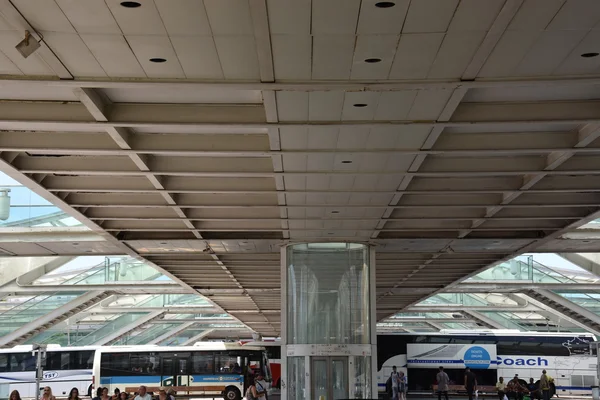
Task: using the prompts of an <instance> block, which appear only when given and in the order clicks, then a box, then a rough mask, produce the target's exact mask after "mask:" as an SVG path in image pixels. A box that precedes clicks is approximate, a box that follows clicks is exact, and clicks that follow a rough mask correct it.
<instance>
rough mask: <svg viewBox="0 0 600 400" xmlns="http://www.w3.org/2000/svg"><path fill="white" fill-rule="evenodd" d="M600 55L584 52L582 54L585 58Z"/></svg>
mask: <svg viewBox="0 0 600 400" xmlns="http://www.w3.org/2000/svg"><path fill="white" fill-rule="evenodd" d="M598 55H600V53H583V54H582V55H581V57H583V58H592V57H598Z"/></svg>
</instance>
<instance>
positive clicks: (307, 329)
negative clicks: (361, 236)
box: [286, 243, 370, 344]
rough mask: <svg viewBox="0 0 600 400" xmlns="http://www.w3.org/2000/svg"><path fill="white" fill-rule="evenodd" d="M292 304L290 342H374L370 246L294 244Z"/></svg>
mask: <svg viewBox="0 0 600 400" xmlns="http://www.w3.org/2000/svg"><path fill="white" fill-rule="evenodd" d="M286 306H287V318H288V321H287V327H288V329H287V334H288V344H367V343H369V342H370V330H369V311H370V310H369V248H368V246H365V245H362V244H353V243H311V244H298V245H292V246H289V247H288V248H287V305H286Z"/></svg>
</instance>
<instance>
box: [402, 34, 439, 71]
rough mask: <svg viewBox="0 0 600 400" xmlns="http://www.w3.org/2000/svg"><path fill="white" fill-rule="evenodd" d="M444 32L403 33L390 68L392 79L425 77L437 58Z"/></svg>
mask: <svg viewBox="0 0 600 400" xmlns="http://www.w3.org/2000/svg"><path fill="white" fill-rule="evenodd" d="M444 36H445V35H444V34H443V33H414V34H403V35H402V36H401V37H400V42H399V43H398V48H397V50H396V56H395V57H394V62H393V64H392V68H391V70H390V79H425V78H427V74H428V73H429V69H430V68H431V64H432V63H433V61H434V60H435V56H436V55H437V53H438V50H439V48H440V46H441V45H442V41H443V40H444Z"/></svg>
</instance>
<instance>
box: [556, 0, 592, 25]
mask: <svg viewBox="0 0 600 400" xmlns="http://www.w3.org/2000/svg"><path fill="white" fill-rule="evenodd" d="M599 21H600V2H598V1H595V0H567V1H566V2H565V4H564V5H563V6H562V7H561V9H560V10H559V11H558V13H556V15H555V16H554V19H553V20H552V22H550V24H549V25H548V26H547V27H546V29H548V30H552V31H564V30H587V29H592V28H593V27H594V26H595V25H596V24H597V23H598V22H599Z"/></svg>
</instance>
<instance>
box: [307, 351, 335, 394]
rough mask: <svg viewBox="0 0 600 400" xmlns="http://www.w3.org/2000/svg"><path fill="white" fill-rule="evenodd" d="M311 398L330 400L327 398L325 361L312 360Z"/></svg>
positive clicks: (327, 384)
mask: <svg viewBox="0 0 600 400" xmlns="http://www.w3.org/2000/svg"><path fill="white" fill-rule="evenodd" d="M312 364H313V365H312V372H311V374H312V376H313V379H312V382H313V385H312V398H313V400H331V399H330V398H329V396H328V393H327V392H328V390H327V388H328V387H329V382H327V359H313V360H312Z"/></svg>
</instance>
